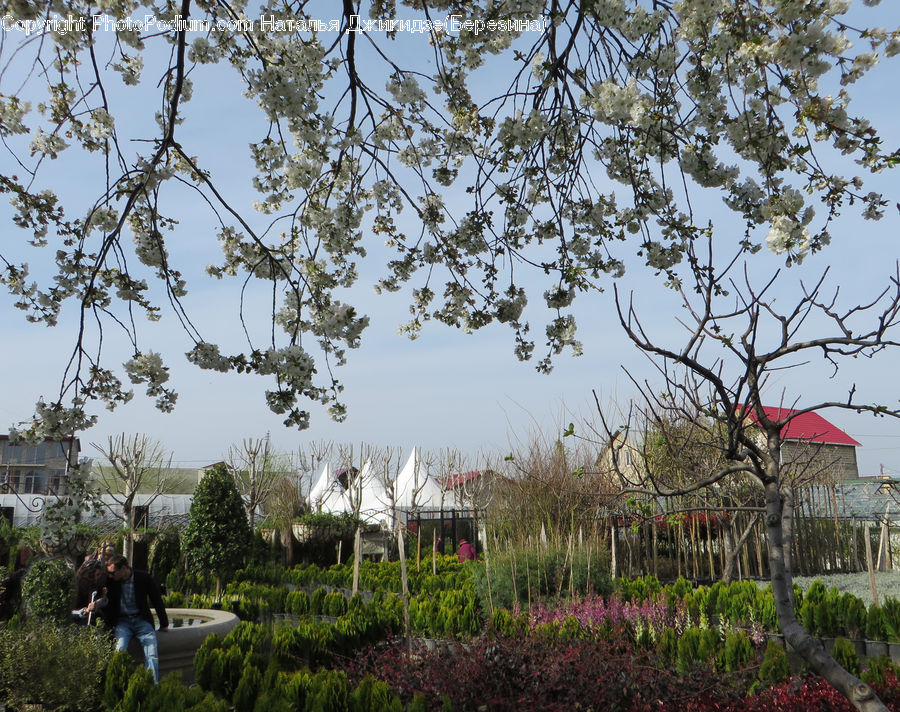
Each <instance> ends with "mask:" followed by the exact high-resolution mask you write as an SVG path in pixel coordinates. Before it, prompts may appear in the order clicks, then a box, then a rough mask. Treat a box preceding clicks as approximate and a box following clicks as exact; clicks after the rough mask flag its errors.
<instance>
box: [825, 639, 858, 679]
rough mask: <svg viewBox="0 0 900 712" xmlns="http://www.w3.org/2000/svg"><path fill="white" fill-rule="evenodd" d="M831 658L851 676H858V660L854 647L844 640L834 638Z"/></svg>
mask: <svg viewBox="0 0 900 712" xmlns="http://www.w3.org/2000/svg"><path fill="white" fill-rule="evenodd" d="M831 657H833V658H834V660H835V662H836V663H837V664H838V665H840V666H841V667H842V668H844V670H846V671H847V672H849V673H850V674H851V675H859V658H858V657H857V656H856V647H855V646H854V645H853V643H851V642H850V641H849V640H847V639H846V638H835V640H834V649H833V650H832V651H831Z"/></svg>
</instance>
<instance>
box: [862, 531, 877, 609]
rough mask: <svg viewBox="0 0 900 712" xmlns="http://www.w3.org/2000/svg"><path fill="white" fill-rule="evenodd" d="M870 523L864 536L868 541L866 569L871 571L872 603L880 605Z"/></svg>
mask: <svg viewBox="0 0 900 712" xmlns="http://www.w3.org/2000/svg"><path fill="white" fill-rule="evenodd" d="M869 534H870V532H869V523H868V522H866V528H865V532H864V536H865V539H866V567H867V568H868V569H869V586H871V587H872V601H873V603H875V605H876V606H877V605H878V588H877V587H876V586H875V566H874V564H873V563H872V539H871V537H870V536H869Z"/></svg>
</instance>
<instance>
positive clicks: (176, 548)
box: [150, 527, 182, 590]
mask: <svg viewBox="0 0 900 712" xmlns="http://www.w3.org/2000/svg"><path fill="white" fill-rule="evenodd" d="M181 563H182V555H181V535H180V533H179V531H178V529H177V528H176V527H166V528H165V529H162V530H160V532H159V533H158V534H157V535H156V538H155V539H154V540H153V543H152V544H151V545H150V575H151V576H152V577H153V580H154V581H156V583H157V585H160V586H161V585H163V584H166V585H167V586H168V583H167V582H168V576H169V574H170V573H171V572H172V571H178V569H180V568H181ZM176 576H177V574H176ZM179 588H180V587H179ZM173 590H178V589H173Z"/></svg>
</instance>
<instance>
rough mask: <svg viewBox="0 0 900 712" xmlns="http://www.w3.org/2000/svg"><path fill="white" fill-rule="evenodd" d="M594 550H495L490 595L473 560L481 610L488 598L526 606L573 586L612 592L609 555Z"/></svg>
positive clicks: (471, 567) (501, 603) (481, 565)
mask: <svg viewBox="0 0 900 712" xmlns="http://www.w3.org/2000/svg"><path fill="white" fill-rule="evenodd" d="M592 553H593V555H592V556H591V557H590V560H589V559H588V552H587V551H586V550H577V551H575V552H574V554H573V555H572V556H570V555H569V553H568V552H567V551H566V549H551V550H549V551H542V552H537V551H534V550H531V549H527V550H524V551H523V550H513V551H507V552H499V553H496V554H494V555H493V556H492V557H491V563H490V566H491V576H490V595H489V594H488V577H487V572H486V569H485V564H484V563H483V562H472V563H469V564H468V565H467V566H466V567H465V569H466V570H468V571H469V575H470V576H471V580H472V582H473V584H474V586H475V593H476V596H477V599H478V602H479V604H480V606H481V610H485V611H486V610H489V608H490V606H489V601H492V602H493V606H494V608H513V604H515V603H516V602H517V601H518V602H519V603H520V604H523V605H527V604H528V603H529V599H530V601H536V600H537V599H539V598H547V597H555V596H558V595H560V594H563V595H565V594H567V593H568V592H569V591H570V590H571V589H572V588H574V589H575V591H576V592H577V593H579V594H581V595H584V594H586V593H595V594H598V595H607V594H609V593H611V592H612V590H613V586H612V581H611V580H610V578H609V572H608V570H607V569H606V568H605V565H604V564H601V563H600V562H603V561H607V560H608V558H607V557H605V556H601V555H599V554H598V552H596V551H594V552H592ZM461 573H462V572H461ZM462 575H465V574H464V573H463V574H462ZM423 579H424V577H423ZM573 579H574V580H573ZM456 587H457V588H458V586H456ZM392 590H399V589H392ZM529 594H530V595H529Z"/></svg>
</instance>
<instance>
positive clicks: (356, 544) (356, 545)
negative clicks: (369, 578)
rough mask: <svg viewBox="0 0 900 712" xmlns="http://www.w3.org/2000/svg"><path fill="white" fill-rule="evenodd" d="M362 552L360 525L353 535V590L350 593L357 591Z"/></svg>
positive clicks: (354, 593)
mask: <svg viewBox="0 0 900 712" xmlns="http://www.w3.org/2000/svg"><path fill="white" fill-rule="evenodd" d="M361 554H362V532H361V527H360V526H357V527H356V532H355V534H354V535H353V592H352V595H354V596H355V595H356V594H357V593H359V559H360V556H361Z"/></svg>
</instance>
